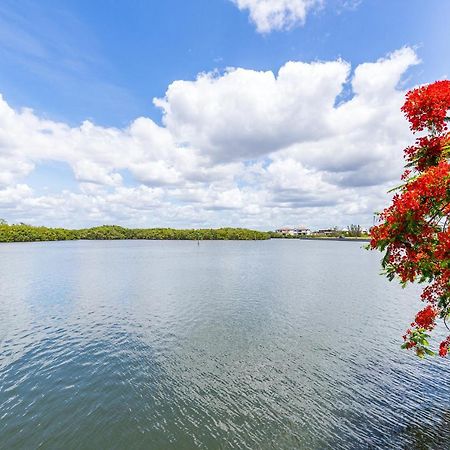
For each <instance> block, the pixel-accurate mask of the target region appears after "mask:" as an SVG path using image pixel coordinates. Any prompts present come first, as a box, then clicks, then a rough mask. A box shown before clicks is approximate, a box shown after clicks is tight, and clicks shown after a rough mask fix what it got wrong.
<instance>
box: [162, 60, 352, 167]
mask: <svg viewBox="0 0 450 450" xmlns="http://www.w3.org/2000/svg"><path fill="white" fill-rule="evenodd" d="M349 70H350V66H349V65H348V64H347V63H346V62H344V61H341V60H338V61H332V62H324V63H322V62H314V63H302V62H288V63H286V64H285V65H284V66H283V67H281V69H280V70H279V72H278V74H277V75H275V74H274V73H273V72H270V71H268V72H257V71H253V70H246V69H229V70H227V71H226V72H225V73H224V74H223V75H219V74H216V73H208V74H201V75H200V76H199V77H198V78H197V80H195V81H175V82H174V83H172V84H171V85H170V86H169V87H168V89H167V92H166V96H165V98H164V99H155V100H154V103H155V105H156V106H159V107H160V108H162V110H163V112H164V117H163V122H164V124H165V126H166V127H167V130H169V131H170V133H171V134H172V135H173V136H174V138H175V139H176V140H177V141H178V142H180V143H183V142H188V143H189V144H191V145H193V146H194V147H196V148H199V149H201V151H202V152H203V153H204V154H205V155H207V156H209V157H210V158H212V159H214V160H216V161H230V160H235V159H248V158H257V157H259V156H262V155H264V154H267V153H270V152H272V151H276V150H278V149H280V148H282V147H286V146H289V145H291V144H293V143H295V142H299V141H305V140H313V139H317V138H320V137H323V136H326V135H328V134H329V133H330V131H331V127H332V125H333V124H332V123H331V122H330V119H331V118H332V113H333V110H334V101H335V99H336V96H337V95H339V93H340V92H341V90H342V87H343V84H344V83H345V81H346V79H347V76H348V74H349Z"/></svg>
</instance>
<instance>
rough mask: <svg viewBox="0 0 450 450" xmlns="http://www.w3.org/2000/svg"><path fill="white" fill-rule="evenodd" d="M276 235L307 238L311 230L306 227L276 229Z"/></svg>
mask: <svg viewBox="0 0 450 450" xmlns="http://www.w3.org/2000/svg"><path fill="white" fill-rule="evenodd" d="M275 232H276V233H280V234H282V235H284V236H309V235H310V234H311V230H310V229H309V228H306V227H298V228H289V227H284V228H278V230H275Z"/></svg>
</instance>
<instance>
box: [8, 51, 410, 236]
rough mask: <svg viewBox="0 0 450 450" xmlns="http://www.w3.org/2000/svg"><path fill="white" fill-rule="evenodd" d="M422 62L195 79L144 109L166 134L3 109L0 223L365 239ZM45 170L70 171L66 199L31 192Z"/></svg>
mask: <svg viewBox="0 0 450 450" xmlns="http://www.w3.org/2000/svg"><path fill="white" fill-rule="evenodd" d="M418 62H419V61H418V58H417V55H416V54H415V52H414V51H413V50H412V49H410V48H403V49H400V50H398V51H396V52H394V53H392V54H390V55H388V56H387V57H385V58H382V59H380V60H378V61H375V62H368V63H364V64H361V65H359V66H357V67H356V68H355V69H354V72H353V74H352V72H351V66H350V64H349V63H347V62H345V61H342V60H337V61H329V62H311V63H306V62H296V61H290V62H287V63H286V64H284V65H283V66H282V67H281V68H280V69H279V70H278V72H277V73H273V72H270V71H265V72H264V71H254V70H246V69H242V68H230V69H228V70H226V71H225V72H223V73H217V72H213V73H207V74H200V75H199V76H198V77H197V78H196V79H195V80H192V81H181V80H180V81H175V82H174V83H172V84H171V85H170V86H169V87H168V88H167V91H166V94H165V96H164V97H163V98H160V99H155V100H154V103H155V105H156V106H157V107H159V108H161V111H162V113H163V118H162V124H157V123H156V122H154V121H153V120H151V119H149V118H145V117H140V118H137V119H136V120H134V121H133V122H132V123H131V124H130V125H129V126H128V127H125V128H121V129H119V128H113V127H100V126H97V125H95V124H93V123H91V122H89V121H86V122H84V123H82V124H81V125H80V126H77V127H72V126H69V125H68V124H65V123H61V122H55V121H51V120H47V119H44V118H42V117H39V115H38V114H36V113H34V112H33V111H31V110H29V109H23V110H15V109H13V108H11V106H10V105H8V103H7V102H6V101H5V100H4V99H2V98H0V217H2V216H5V218H6V219H9V220H12V221H14V220H15V221H19V220H20V221H26V222H33V223H48V224H53V225H66V226H82V225H89V224H94V223H104V222H116V223H121V224H124V225H131V226H221V225H241V226H252V227H258V228H262V229H267V228H271V227H274V226H278V225H283V224H288V225H289V224H291V225H294V224H299V223H306V224H309V225H311V226H326V225H329V226H331V225H346V224H348V223H350V222H353V223H355V222H359V223H362V224H365V225H370V223H369V222H370V221H371V217H372V213H373V211H376V210H379V209H380V208H381V207H382V205H383V204H384V203H385V202H386V195H385V194H384V192H385V191H386V190H387V188H388V187H390V186H392V184H395V183H396V180H397V178H398V176H399V174H400V171H401V167H402V164H403V161H402V151H401V150H402V148H404V147H405V146H406V145H408V143H409V142H410V140H411V136H410V133H409V130H408V126H407V123H406V121H405V120H404V118H403V116H402V114H401V112H400V106H401V105H402V102H403V99H404V91H403V89H402V87H401V81H402V77H403V76H404V74H405V72H406V71H407V69H408V68H409V67H411V66H412V65H414V64H417V63H418ZM343 92H345V93H347V92H351V94H350V95H346V96H345V97H343ZM52 161H59V162H62V163H65V164H67V165H68V166H69V167H70V168H71V170H72V173H73V179H74V181H75V186H76V187H75V188H70V189H69V188H67V187H64V188H57V187H56V188H54V189H53V190H52V192H47V191H46V190H45V186H43V185H42V183H41V184H39V183H36V181H33V177H32V175H33V173H34V172H36V171H38V170H39V169H40V168H42V167H45V165H46V164H48V163H49V162H52ZM48 182H49V184H51V183H52V179H51V177H50V178H49V180H48ZM55 189H56V191H55ZM58 189H59V190H58Z"/></svg>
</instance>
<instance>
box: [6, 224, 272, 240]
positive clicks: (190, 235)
mask: <svg viewBox="0 0 450 450" xmlns="http://www.w3.org/2000/svg"><path fill="white" fill-rule="evenodd" d="M269 237H270V236H269V234H268V233H264V232H261V231H253V230H247V229H244V228H218V229H200V230H175V229H172V228H150V229H144V228H142V229H138V228H123V227H119V226H116V225H103V226H100V227H94V228H86V229H81V230H68V229H64V228H47V227H34V226H31V225H25V224H20V225H6V224H0V242H34V241H66V240H79V239H88V240H98V239H99V240H111V239H151V240H156V239H158V240H161V239H178V240H261V239H269Z"/></svg>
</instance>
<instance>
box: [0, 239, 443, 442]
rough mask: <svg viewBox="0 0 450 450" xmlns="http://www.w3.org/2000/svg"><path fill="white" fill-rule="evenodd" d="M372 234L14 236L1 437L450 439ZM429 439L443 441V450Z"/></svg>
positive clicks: (434, 378)
mask: <svg viewBox="0 0 450 450" xmlns="http://www.w3.org/2000/svg"><path fill="white" fill-rule="evenodd" d="M378 273H379V255H377V254H374V253H368V252H365V251H364V250H362V249H361V245H360V244H359V243H357V242H318V241H311V242H308V241H262V242H253V241H252V242H202V243H201V245H200V246H197V244H196V242H147V241H145V242H137V241H119V242H55V243H35V244H5V245H2V246H0V286H1V292H0V342H1V344H0V448H5V449H6V448H7V449H14V448H26V449H28V448H39V446H41V447H42V448H55V449H61V448H64V449H84V448H85V449H91V448H93V449H94V448H95V449H96V448H108V449H109V448H118V449H119V448H133V449H134V448H136V449H141V448H142V449H146V448H161V449H166V448H176V449H180V448H181V449H183V448H186V449H188V448H208V449H209V448H212V449H214V448H308V449H314V448H318V449H319V448H320V449H321V448H408V449H411V448H417V449H422V448H449V446H448V436H449V434H450V433H449V430H448V429H449V410H450V377H449V375H450V366H449V364H448V361H445V360H440V359H434V360H428V361H426V362H425V363H424V362H422V361H419V360H417V359H415V358H413V357H412V356H411V355H410V354H406V353H405V352H403V351H401V350H400V348H399V344H400V342H399V338H400V336H401V334H402V333H403V330H404V326H405V324H407V323H408V321H409V319H410V318H411V317H412V316H413V314H414V311H416V310H417V307H418V304H417V303H418V301H417V302H415V299H416V297H417V291H416V290H415V289H414V288H413V289H407V290H402V289H400V288H399V287H398V286H397V285H395V284H389V283H388V282H387V281H386V280H385V279H383V278H382V277H380V276H379V275H378ZM427 446H428V447H427Z"/></svg>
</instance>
